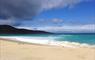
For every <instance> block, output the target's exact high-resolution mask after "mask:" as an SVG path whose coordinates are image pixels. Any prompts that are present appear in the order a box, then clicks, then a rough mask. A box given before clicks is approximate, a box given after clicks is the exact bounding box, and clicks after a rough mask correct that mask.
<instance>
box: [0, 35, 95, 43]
mask: <svg viewBox="0 0 95 60" xmlns="http://www.w3.org/2000/svg"><path fill="white" fill-rule="evenodd" d="M2 36H7V37H8V36H11V37H13V36H16V37H27V38H37V37H41V39H42V41H43V40H44V38H45V39H48V40H54V41H60V42H61V41H68V42H76V43H80V44H81V43H86V44H90V45H95V35H94V34H93V35H89V34H88V35H84V34H83V35H82V34H81V35H64V34H58V35H56V34H55V35H54V34H35V35H31V34H27V35H1V36H0V37H2Z"/></svg>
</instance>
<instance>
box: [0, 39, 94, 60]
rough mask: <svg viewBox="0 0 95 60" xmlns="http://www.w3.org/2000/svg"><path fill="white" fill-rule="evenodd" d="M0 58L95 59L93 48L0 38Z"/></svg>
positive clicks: (42, 59) (6, 59)
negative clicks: (68, 46)
mask: <svg viewBox="0 0 95 60" xmlns="http://www.w3.org/2000/svg"><path fill="white" fill-rule="evenodd" d="M0 43H1V44H0V50H1V51H0V53H1V54H0V57H1V58H0V59H1V60H95V57H94V56H95V54H94V53H95V48H87V47H80V48H66V47H61V46H50V45H41V44H33V43H31V44H30V43H23V42H17V41H10V40H8V39H0Z"/></svg>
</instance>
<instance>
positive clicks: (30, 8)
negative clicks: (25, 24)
mask: <svg viewBox="0 0 95 60" xmlns="http://www.w3.org/2000/svg"><path fill="white" fill-rule="evenodd" d="M39 2H40V1H39V0H0V17H1V18H3V19H9V18H15V19H31V18H32V17H33V16H35V15H36V14H38V12H39V10H40V3H39Z"/></svg>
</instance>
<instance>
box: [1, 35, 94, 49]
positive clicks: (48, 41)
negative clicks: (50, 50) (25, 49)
mask: <svg viewBox="0 0 95 60" xmlns="http://www.w3.org/2000/svg"><path fill="white" fill-rule="evenodd" d="M0 38H5V39H10V40H12V41H20V42H26V43H35V44H43V45H52V46H62V47H70V48H78V47H93V48H95V45H89V44H86V43H78V42H69V41H56V40H54V39H53V38H50V37H48V38H47V37H22V36H21V37H16V36H12V37H9V36H6V37H5V36H2V37H0Z"/></svg>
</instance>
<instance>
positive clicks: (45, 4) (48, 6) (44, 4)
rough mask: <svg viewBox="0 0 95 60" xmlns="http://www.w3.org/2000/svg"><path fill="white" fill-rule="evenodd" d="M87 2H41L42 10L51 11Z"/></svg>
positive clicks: (82, 0)
mask: <svg viewBox="0 0 95 60" xmlns="http://www.w3.org/2000/svg"><path fill="white" fill-rule="evenodd" d="M84 1H86V2H87V1H88V0H42V8H44V9H52V8H59V7H60V8H63V7H67V6H68V7H72V6H74V5H75V4H78V3H81V2H84Z"/></svg>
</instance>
